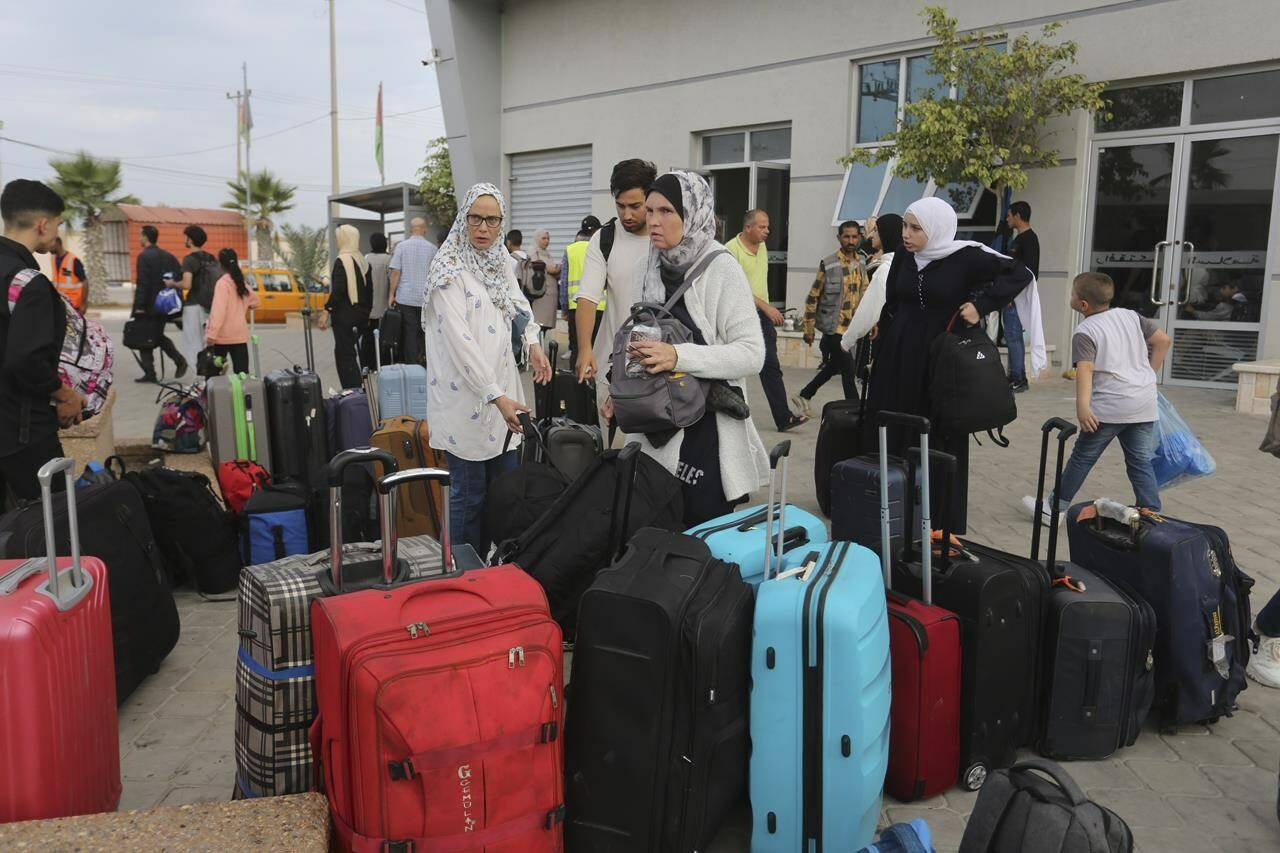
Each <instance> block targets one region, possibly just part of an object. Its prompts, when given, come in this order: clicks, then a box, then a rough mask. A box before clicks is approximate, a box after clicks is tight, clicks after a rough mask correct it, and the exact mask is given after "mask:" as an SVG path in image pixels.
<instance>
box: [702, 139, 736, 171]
mask: <svg viewBox="0 0 1280 853" xmlns="http://www.w3.org/2000/svg"><path fill="white" fill-rule="evenodd" d="M746 136H747V135H746V134H745V133H720V134H717V135H715V136H704V137H702V163H703V165H706V166H712V165H715V164H717V163H742V162H744V161H746V159H747V157H746V152H747V147H746Z"/></svg>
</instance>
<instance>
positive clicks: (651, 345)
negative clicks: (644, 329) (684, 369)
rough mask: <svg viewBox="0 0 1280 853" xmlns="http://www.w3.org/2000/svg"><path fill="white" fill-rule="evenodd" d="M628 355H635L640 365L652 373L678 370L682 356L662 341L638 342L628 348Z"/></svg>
mask: <svg viewBox="0 0 1280 853" xmlns="http://www.w3.org/2000/svg"><path fill="white" fill-rule="evenodd" d="M627 351H628V354H631V353H635V354H636V355H637V356H638V357H639V358H640V363H641V364H642V365H644V367H645V370H648V371H649V372H650V373H667V372H670V371H672V370H675V369H676V362H678V361H679V360H680V354H679V353H677V352H676V348H675V347H673V346H672V345H671V344H664V343H663V342H662V341H638V342H636V343H634V344H631V345H630V346H629V347H628V348H627Z"/></svg>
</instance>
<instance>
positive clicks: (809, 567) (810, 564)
mask: <svg viewBox="0 0 1280 853" xmlns="http://www.w3.org/2000/svg"><path fill="white" fill-rule="evenodd" d="M817 567H818V555H817V553H813V554H810V555H809V556H808V558H807V559H806V560H805V561H804V564H803V565H799V566H796V567H795V568H794V569H787V570H786V571H785V572H781V573H779V574H777V575H775V576H774V577H775V578H777V579H778V580H782V579H783V578H791V577H796V576H797V575H799V577H800V580H801V582H806V581H808V580H809V575H811V574H813V570H814V569H816V568H817Z"/></svg>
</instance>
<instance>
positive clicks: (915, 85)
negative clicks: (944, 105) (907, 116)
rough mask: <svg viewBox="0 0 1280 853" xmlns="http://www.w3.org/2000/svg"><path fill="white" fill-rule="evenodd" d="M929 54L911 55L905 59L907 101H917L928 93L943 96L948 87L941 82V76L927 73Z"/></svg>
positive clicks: (936, 96) (945, 94)
mask: <svg viewBox="0 0 1280 853" xmlns="http://www.w3.org/2000/svg"><path fill="white" fill-rule="evenodd" d="M931 59H932V57H929V56H913V57H911V58H910V59H908V60H907V102H908V103H910V102H911V101H918V100H921V99H922V98H924V97H926V96H927V95H929V91H930V90H932V92H933V94H932V97H934V98H945V97H946V96H947V95H948V94H949V93H950V88H949V87H948V86H946V84H944V83H943V82H942V78H941V77H939V76H937V75H936V74H930V73H929V61H930V60H931Z"/></svg>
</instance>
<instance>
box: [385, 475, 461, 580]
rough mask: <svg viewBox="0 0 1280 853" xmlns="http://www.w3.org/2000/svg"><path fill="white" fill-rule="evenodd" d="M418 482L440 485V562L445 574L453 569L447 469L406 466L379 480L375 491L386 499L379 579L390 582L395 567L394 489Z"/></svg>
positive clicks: (393, 575)
mask: <svg viewBox="0 0 1280 853" xmlns="http://www.w3.org/2000/svg"><path fill="white" fill-rule="evenodd" d="M420 481H427V482H432V481H434V482H437V483H439V484H440V564H441V568H442V570H443V571H444V572H445V573H448V572H449V571H451V570H452V569H453V542H452V541H451V537H450V536H449V485H450V482H451V480H450V477H449V472H448V471H445V470H444V469H442V468H408V469H406V470H404V471H396V472H393V473H391V474H387V475H385V476H384V477H382V479H380V480H378V493H379V494H380V495H385V496H386V497H387V501H386V504H385V505H384V506H385V510H384V512H383V513H382V519H381V521H382V578H383V580H384V581H386V582H387V583H391V582H392V580H393V579H394V578H395V568H396V549H397V542H398V540H397V538H396V488H397V487H399V486H403V485H405V484H407V483H417V482H420Z"/></svg>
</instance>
